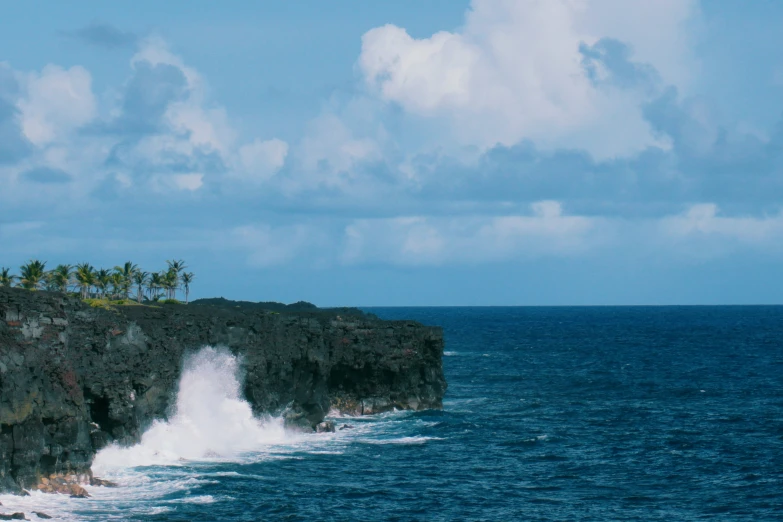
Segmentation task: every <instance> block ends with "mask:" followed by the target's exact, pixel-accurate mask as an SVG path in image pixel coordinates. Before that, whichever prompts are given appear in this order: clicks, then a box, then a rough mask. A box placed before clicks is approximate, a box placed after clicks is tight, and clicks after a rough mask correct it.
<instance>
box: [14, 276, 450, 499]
mask: <svg viewBox="0 0 783 522" xmlns="http://www.w3.org/2000/svg"><path fill="white" fill-rule="evenodd" d="M205 345H212V346H225V347H227V348H228V349H229V350H231V351H232V352H233V353H235V354H237V355H238V356H240V357H241V360H242V364H243V369H244V370H245V395H246V398H247V399H248V401H249V402H250V403H251V404H252V406H253V408H254V410H255V411H256V412H257V413H262V412H270V413H278V414H283V415H285V417H286V420H287V422H288V423H289V424H293V425H296V426H299V427H300V428H305V429H313V427H314V426H316V425H317V424H318V423H320V422H321V421H322V420H323V418H324V416H325V415H326V414H327V413H328V411H329V410H330V409H337V410H340V411H341V412H343V413H350V414H357V415H361V414H370V413H377V412H382V411H386V410H390V409H392V408H401V409H426V408H440V407H441V403H442V402H441V401H442V397H443V394H444V392H445V389H446V382H445V380H444V377H443V371H442V367H441V356H442V353H443V337H442V333H441V330H440V329H439V328H435V327H426V326H422V325H420V324H418V323H414V322H407V321H394V322H390V321H381V320H378V319H377V318H374V317H372V316H366V315H361V314H350V315H346V314H344V315H340V313H339V312H326V311H309V312H307V311H303V312H295V313H294V312H292V313H276V312H272V311H268V310H262V309H249V308H233V309H232V308H231V307H229V306H220V307H215V306H193V305H189V306H185V305H161V306H118V307H111V308H106V309H104V308H97V307H91V306H89V305H87V304H85V303H83V302H82V301H80V300H78V299H76V298H72V297H66V296H64V295H60V294H51V293H46V292H30V291H26V290H21V289H9V288H0V490H6V491H9V490H10V491H20V490H21V489H25V488H27V489H29V488H33V487H36V486H37V485H38V484H40V483H41V480H42V478H44V477H51V476H55V475H58V476H62V475H71V476H78V475H80V474H81V476H82V477H84V476H85V475H89V473H90V471H89V468H90V464H91V462H92V459H93V456H94V455H95V453H96V451H97V450H99V449H100V448H101V447H103V446H104V445H106V444H108V443H110V442H112V441H117V442H119V443H121V444H132V443H135V442H137V441H138V440H139V438H140V436H141V434H142V433H143V432H144V430H145V428H146V427H148V426H149V425H150V424H151V422H152V421H153V420H154V419H157V418H166V417H167V415H168V414H170V413H171V407H172V404H173V401H174V399H175V390H176V387H177V382H178V378H179V372H180V370H181V364H182V360H183V356H184V355H185V354H187V353H188V352H190V351H195V350H197V349H199V348H200V347H202V346H205Z"/></svg>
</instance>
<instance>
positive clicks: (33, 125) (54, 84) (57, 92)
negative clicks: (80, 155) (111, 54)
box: [19, 65, 96, 146]
mask: <svg viewBox="0 0 783 522" xmlns="http://www.w3.org/2000/svg"><path fill="white" fill-rule="evenodd" d="M22 80H23V81H22V84H23V86H24V96H23V97H22V98H21V99H20V100H19V110H20V111H21V113H22V131H23V132H24V135H25V136H26V137H27V139H28V140H30V141H31V142H32V143H34V144H36V145H39V146H41V145H45V144H47V143H50V142H53V141H60V140H63V139H64V138H66V137H67V134H68V133H69V132H70V131H72V130H73V129H75V128H77V127H80V126H82V125H84V124H85V123H87V122H89V121H90V120H92V119H93V118H94V117H95V115H96V105H95V97H94V96H93V93H92V76H91V75H90V73H89V72H88V71H87V70H86V69H84V68H83V67H80V66H78V65H77V66H74V67H71V68H70V69H63V68H62V67H59V66H57V65H47V66H46V67H44V68H43V70H42V71H41V72H40V73H36V72H33V73H29V74H26V75H22Z"/></svg>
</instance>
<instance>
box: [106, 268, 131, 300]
mask: <svg viewBox="0 0 783 522" xmlns="http://www.w3.org/2000/svg"><path fill="white" fill-rule="evenodd" d="M109 282H110V283H111V290H112V292H111V298H112V299H117V298H119V297H120V296H121V295H123V294H125V293H126V290H127V288H128V286H127V285H126V281H125V278H124V277H123V276H122V274H120V273H119V272H111V273H110V274H109ZM126 295H127V294H126Z"/></svg>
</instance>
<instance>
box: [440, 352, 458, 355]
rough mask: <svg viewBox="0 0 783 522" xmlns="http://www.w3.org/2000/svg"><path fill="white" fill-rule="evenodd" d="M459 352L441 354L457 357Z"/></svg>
mask: <svg viewBox="0 0 783 522" xmlns="http://www.w3.org/2000/svg"><path fill="white" fill-rule="evenodd" d="M458 353H459V352H443V355H446V356H451V355H458Z"/></svg>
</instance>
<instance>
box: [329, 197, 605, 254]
mask: <svg viewBox="0 0 783 522" xmlns="http://www.w3.org/2000/svg"><path fill="white" fill-rule="evenodd" d="M531 210H532V214H531V215H504V216H456V217H424V216H413V217H397V218H385V219H361V220H356V221H354V222H353V223H351V224H350V225H349V226H347V227H346V229H345V237H344V249H343V253H342V261H343V262H345V263H348V264H355V263H356V264H358V263H366V262H380V263H390V264H397V265H441V264H461V263H481V262H492V261H502V260H508V259H513V258H518V257H541V256H564V255H573V254H576V253H583V252H585V251H586V250H588V249H590V248H593V247H595V246H597V245H599V244H601V243H602V241H603V238H602V235H601V231H600V230H599V227H600V226H601V225H604V224H608V222H607V221H605V220H602V219H599V218H590V217H583V216H568V215H564V214H563V211H562V207H561V205H560V203H558V202H556V201H540V202H537V203H534V204H533V205H531Z"/></svg>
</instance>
